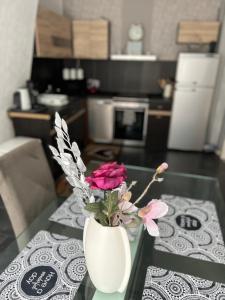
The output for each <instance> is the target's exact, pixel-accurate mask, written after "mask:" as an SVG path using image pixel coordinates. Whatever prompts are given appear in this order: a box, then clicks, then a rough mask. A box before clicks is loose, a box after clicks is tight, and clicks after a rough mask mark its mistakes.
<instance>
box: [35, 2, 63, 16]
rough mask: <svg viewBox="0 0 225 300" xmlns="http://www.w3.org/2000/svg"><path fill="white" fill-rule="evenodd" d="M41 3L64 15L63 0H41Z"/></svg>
mask: <svg viewBox="0 0 225 300" xmlns="http://www.w3.org/2000/svg"><path fill="white" fill-rule="evenodd" d="M39 5H41V6H45V7H46V8H48V9H50V10H52V11H54V12H55V13H57V14H59V15H63V0H39Z"/></svg>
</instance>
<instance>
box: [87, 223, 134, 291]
mask: <svg viewBox="0 0 225 300" xmlns="http://www.w3.org/2000/svg"><path fill="white" fill-rule="evenodd" d="M83 245H84V254H85V259H86V264H87V269H88V273H89V276H90V278H91V281H92V282H93V284H94V286H95V287H96V288H97V289H98V290H99V291H101V292H103V293H114V292H123V291H124V290H125V288H126V286H127V283H128V280H129V277H130V272H131V253H130V244H129V240H128V236H127V232H126V230H125V229H124V228H123V227H121V226H117V227H108V226H102V225H101V224H99V223H98V222H97V221H96V220H95V219H94V218H89V219H86V222H85V226H84V233H83Z"/></svg>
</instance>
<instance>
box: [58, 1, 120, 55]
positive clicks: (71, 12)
mask: <svg viewBox="0 0 225 300" xmlns="http://www.w3.org/2000/svg"><path fill="white" fill-rule="evenodd" d="M63 5H64V14H65V15H66V16H68V17H70V18H71V19H97V18H106V19H107V20H109V21H110V22H111V52H112V53H117V52H119V51H120V49H121V44H122V31H121V28H122V0H110V1H109V0H91V1H90V0H64V2H63Z"/></svg>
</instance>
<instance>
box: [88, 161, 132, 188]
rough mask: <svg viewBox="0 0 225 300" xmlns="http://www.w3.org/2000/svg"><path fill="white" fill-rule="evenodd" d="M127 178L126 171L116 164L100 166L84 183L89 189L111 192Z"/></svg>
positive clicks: (122, 166)
mask: <svg viewBox="0 0 225 300" xmlns="http://www.w3.org/2000/svg"><path fill="white" fill-rule="evenodd" d="M126 178H127V169H126V167H125V166H124V165H123V164H121V165H119V164H117V162H110V163H104V164H102V165H101V166H100V167H99V168H98V169H97V170H95V171H93V172H92V173H91V175H90V176H88V177H86V181H87V182H88V183H89V184H90V187H91V189H101V190H112V189H115V188H117V187H118V186H119V185H120V184H121V183H122V182H124V180H125V179H126Z"/></svg>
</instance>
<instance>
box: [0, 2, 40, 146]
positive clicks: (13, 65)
mask: <svg viewBox="0 0 225 300" xmlns="http://www.w3.org/2000/svg"><path fill="white" fill-rule="evenodd" d="M37 3H38V1H37V0H32V1H31V0H13V1H11V0H1V1H0V45H1V47H0V83H1V84H0V85H1V89H0V99H1V100H0V121H1V126H0V142H2V141H4V140H7V139H8V138H10V137H12V136H13V134H14V133H13V129H12V125H11V121H10V120H9V119H8V116H7V113H6V111H7V109H8V108H9V107H10V106H11V105H12V96H13V93H14V91H15V90H16V89H17V88H19V87H21V86H23V85H24V84H25V82H26V80H27V79H29V77H30V71H31V62H32V56H33V44H34V24H35V18H36V9H37Z"/></svg>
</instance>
